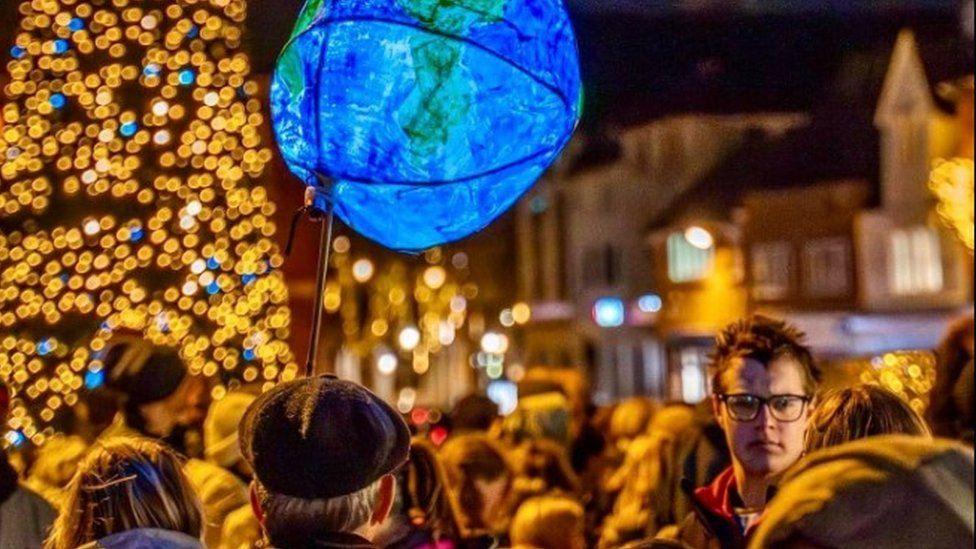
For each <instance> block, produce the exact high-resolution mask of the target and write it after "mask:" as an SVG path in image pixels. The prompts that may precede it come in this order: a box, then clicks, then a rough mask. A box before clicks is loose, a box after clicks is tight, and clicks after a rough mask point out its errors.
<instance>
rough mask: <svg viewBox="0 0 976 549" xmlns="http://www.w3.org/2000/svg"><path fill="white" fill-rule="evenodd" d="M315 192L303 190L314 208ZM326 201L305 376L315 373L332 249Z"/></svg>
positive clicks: (330, 210)
mask: <svg viewBox="0 0 976 549" xmlns="http://www.w3.org/2000/svg"><path fill="white" fill-rule="evenodd" d="M320 179H322V180H323V183H327V182H328V180H326V179H325V178H323V177H321V176H320ZM326 188H328V185H326ZM316 194H318V191H317V189H315V188H313V187H309V188H307V189H306V190H305V206H306V207H308V208H315V205H314V204H315V196H316ZM326 203H327V204H328V205H327V206H326V208H325V211H324V212H322V211H321V210H317V211H318V212H319V213H321V214H324V215H323V216H322V217H321V218H320V219H319V222H320V223H321V224H322V229H321V233H320V236H319V264H318V269H317V271H316V274H315V309H314V310H313V312H312V331H311V334H310V335H309V342H308V358H307V359H306V361H305V377H311V376H312V375H314V374H315V365H316V361H317V360H318V355H319V336H320V333H321V331H322V315H323V311H324V310H325V304H324V299H325V284H326V275H327V273H328V271H329V255H330V252H331V251H332V224H333V219H334V217H335V207H334V205H333V203H332V201H331V200H327V201H326Z"/></svg>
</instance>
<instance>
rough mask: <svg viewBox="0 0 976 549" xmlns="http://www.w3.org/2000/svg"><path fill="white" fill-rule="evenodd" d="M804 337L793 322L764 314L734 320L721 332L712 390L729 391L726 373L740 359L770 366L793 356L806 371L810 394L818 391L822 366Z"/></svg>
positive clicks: (715, 391) (714, 357)
mask: <svg viewBox="0 0 976 549" xmlns="http://www.w3.org/2000/svg"><path fill="white" fill-rule="evenodd" d="M804 337H805V334H804V333H803V332H801V331H800V330H798V329H797V328H796V327H795V326H793V325H792V324H789V323H787V322H785V321H783V320H776V319H772V318H769V317H765V316H762V315H753V316H751V317H749V318H745V319H741V320H738V321H736V322H733V323H732V324H730V325H728V326H727V327H726V328H725V329H724V330H722V332H721V333H720V334H719V336H718V340H717V342H716V346H715V352H714V354H713V355H712V361H711V367H710V370H711V374H712V392H713V393H714V394H721V393H722V392H723V391H724V390H725V387H724V385H723V383H722V376H724V375H725V373H726V372H727V371H728V370H729V368H731V367H732V366H734V365H735V364H736V363H737V361H738V360H740V359H746V358H751V359H753V360H756V361H759V362H761V363H762V364H763V365H769V363H770V362H773V361H774V360H776V359H778V358H782V357H789V358H792V359H793V360H795V361H796V362H798V363H799V364H800V367H801V368H802V370H803V371H802V374H803V386H804V390H805V391H806V392H807V394H808V395H812V394H814V393H815V392H816V390H817V384H818V383H819V382H820V369H819V368H818V367H817V365H816V363H815V362H814V360H813V355H812V354H811V353H810V349H809V348H807V347H806V346H805V345H803V338H804Z"/></svg>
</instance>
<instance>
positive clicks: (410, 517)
mask: <svg viewBox="0 0 976 549" xmlns="http://www.w3.org/2000/svg"><path fill="white" fill-rule="evenodd" d="M396 481H397V490H396V499H395V500H394V502H393V509H392V510H391V511H390V515H391V517H394V518H399V520H400V521H401V522H407V523H409V524H411V525H412V526H414V527H415V528H418V529H420V530H423V531H424V532H426V533H427V534H428V535H429V536H430V537H431V538H432V539H435V540H436V539H441V538H448V539H460V535H461V529H460V526H459V525H458V516H457V509H456V508H455V505H454V501H453V500H452V499H451V497H450V494H449V489H448V486H447V474H446V473H445V472H444V466H443V465H442V464H441V462H440V459H439V458H438V457H437V450H436V449H435V448H434V446H433V445H432V444H431V443H429V442H427V441H426V440H424V439H422V438H414V439H413V440H411V441H410V460H409V461H408V462H407V463H406V464H405V465H404V466H403V467H401V468H400V470H399V471H398V472H397V473H396ZM388 541H395V540H388Z"/></svg>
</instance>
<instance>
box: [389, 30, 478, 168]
mask: <svg viewBox="0 0 976 549" xmlns="http://www.w3.org/2000/svg"><path fill="white" fill-rule="evenodd" d="M461 50H462V47H461V44H459V43H457V42H455V41H453V40H450V39H448V38H442V37H431V36H418V37H415V38H412V39H411V53H412V56H413V67H414V75H415V78H416V82H417V86H416V88H415V90H414V93H412V94H411V96H410V98H409V99H408V100H407V101H406V103H405V104H404V106H403V108H402V109H401V111H400V116H399V117H398V119H399V120H400V121H401V124H403V131H404V132H405V133H406V134H407V136H409V138H410V140H409V146H410V151H411V152H412V153H414V154H415V155H417V157H418V158H420V159H422V158H424V157H426V156H429V155H430V154H432V153H433V152H435V151H436V150H437V148H439V147H442V146H444V145H445V144H446V143H447V140H448V138H449V137H450V132H451V129H452V128H453V127H455V126H456V125H457V124H458V123H459V122H460V121H461V120H463V118H464V116H465V114H466V113H467V111H468V108H469V106H470V102H471V97H470V90H469V89H468V86H469V83H468V82H467V80H466V79H465V78H463V75H462V72H463V69H462V68H461V67H460V66H459V62H460V59H461Z"/></svg>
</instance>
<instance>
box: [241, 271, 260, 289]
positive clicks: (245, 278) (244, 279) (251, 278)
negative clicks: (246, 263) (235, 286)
mask: <svg viewBox="0 0 976 549" xmlns="http://www.w3.org/2000/svg"><path fill="white" fill-rule="evenodd" d="M256 278H257V276H256V275H254V274H251V273H248V274H246V275H243V276H242V277H241V282H243V283H244V285H245V286H247V285H248V284H250V283H252V282H254V280H255V279H256Z"/></svg>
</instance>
